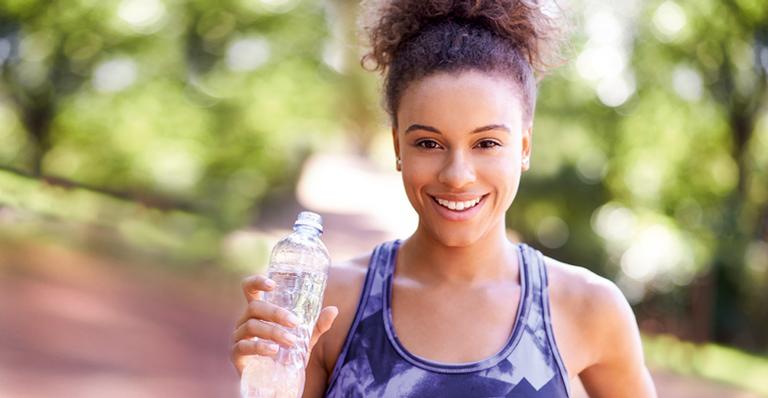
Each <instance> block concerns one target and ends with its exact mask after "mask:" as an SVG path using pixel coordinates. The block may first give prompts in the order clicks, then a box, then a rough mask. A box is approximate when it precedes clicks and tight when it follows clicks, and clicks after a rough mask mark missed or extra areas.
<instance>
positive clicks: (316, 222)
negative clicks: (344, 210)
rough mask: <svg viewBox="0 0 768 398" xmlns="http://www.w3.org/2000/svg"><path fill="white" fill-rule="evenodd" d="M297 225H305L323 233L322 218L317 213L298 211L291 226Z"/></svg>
mask: <svg viewBox="0 0 768 398" xmlns="http://www.w3.org/2000/svg"><path fill="white" fill-rule="evenodd" d="M299 225H306V226H308V227H312V228H314V229H316V230H318V231H320V233H323V218H322V217H320V215H319V214H317V213H313V212H311V211H302V212H301V213H299V216H298V217H296V222H295V223H293V228H296V227H298V226H299Z"/></svg>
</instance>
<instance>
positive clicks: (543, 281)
mask: <svg viewBox="0 0 768 398" xmlns="http://www.w3.org/2000/svg"><path fill="white" fill-rule="evenodd" d="M521 246H522V250H523V258H524V259H525V263H527V265H528V267H529V268H528V269H529V271H530V283H531V289H530V291H531V295H532V297H531V298H532V300H531V305H530V310H529V311H528V314H527V318H526V319H525V320H524V322H525V328H526V329H527V331H528V333H529V334H530V336H532V340H533V342H534V343H535V345H536V346H538V347H539V349H540V350H541V351H542V352H544V351H547V350H548V351H551V352H552V356H553V359H554V361H555V362H556V365H557V369H558V370H559V371H560V372H559V373H560V376H561V378H562V379H563V384H564V385H565V386H566V389H568V390H570V388H569V387H570V386H569V382H568V372H567V371H566V368H565V363H564V361H563V359H562V356H561V355H560V352H559V349H558V348H557V343H556V342H555V333H554V329H553V328H552V314H551V312H550V305H549V280H548V276H547V267H546V263H545V261H544V255H543V254H542V253H541V252H540V251H538V250H536V249H534V248H532V247H530V246H528V245H526V244H522V243H521ZM568 392H569V394H570V391H568Z"/></svg>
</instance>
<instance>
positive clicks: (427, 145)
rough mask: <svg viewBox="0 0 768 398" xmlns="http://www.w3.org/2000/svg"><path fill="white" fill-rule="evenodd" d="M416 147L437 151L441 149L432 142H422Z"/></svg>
mask: <svg viewBox="0 0 768 398" xmlns="http://www.w3.org/2000/svg"><path fill="white" fill-rule="evenodd" d="M416 146H418V147H420V148H424V149H437V148H440V145H439V144H438V143H437V142H435V141H432V140H421V141H419V142H417V143H416Z"/></svg>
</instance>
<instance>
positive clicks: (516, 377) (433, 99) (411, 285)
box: [232, 0, 655, 397]
mask: <svg viewBox="0 0 768 398" xmlns="http://www.w3.org/2000/svg"><path fill="white" fill-rule="evenodd" d="M373 12H374V14H373V15H374V16H375V19H374V21H375V22H374V23H373V25H370V26H369V27H368V32H369V36H370V39H371V45H372V50H371V52H370V53H369V54H367V55H366V57H365V58H364V60H368V61H373V62H374V63H375V66H376V68H378V69H380V70H381V71H382V72H383V73H384V75H385V80H384V95H385V104H386V108H387V111H388V113H389V114H390V116H391V121H392V137H393V141H394V150H395V156H396V167H397V169H398V170H399V171H401V173H402V178H403V184H404V186H405V190H406V193H407V196H408V199H409V201H410V202H411V204H412V205H413V207H414V209H415V210H416V212H417V213H418V216H419V223H418V227H417V228H416V231H415V232H414V233H413V235H411V236H410V237H409V238H408V239H405V240H404V241H394V242H387V243H384V244H381V245H379V246H378V247H377V248H376V249H375V250H374V251H373V253H372V254H369V255H366V256H363V257H360V258H357V259H355V260H352V261H349V262H346V263H342V264H336V265H335V266H334V267H332V269H331V273H330V275H329V278H328V287H327V290H326V295H325V306H326V307H325V308H324V309H323V310H322V312H321V315H320V317H319V320H318V322H317V325H316V327H315V331H314V335H313V337H312V341H311V344H312V346H313V348H312V354H311V356H310V360H309V364H308V367H307V374H306V386H305V391H304V396H305V397H321V396H328V397H363V396H366V397H367V396H371V397H491V396H493V397H498V396H506V397H566V396H568V394H569V384H570V380H571V379H572V378H575V377H579V378H580V379H581V381H582V382H583V384H584V387H585V389H586V390H587V392H588V393H589V394H590V396H593V397H653V396H655V392H654V388H653V383H652V381H651V378H650V375H649V373H648V370H647V369H646V367H645V365H644V363H643V354H642V350H641V343H640V338H639V333H638V330H637V325H636V322H635V319H634V316H633V314H632V311H631V309H630V307H629V305H628V304H627V302H626V300H625V299H624V297H623V296H622V294H621V292H620V291H619V290H618V289H617V288H616V287H615V285H613V284H612V283H611V282H609V281H607V280H605V279H603V278H601V277H598V276H597V275H595V274H593V273H591V272H589V271H587V270H586V269H584V268H581V267H576V266H572V265H568V264H563V263H561V262H558V261H556V260H554V259H551V258H547V257H544V256H542V255H541V253H539V252H538V251H536V250H534V249H531V248H530V247H528V246H527V245H525V244H514V243H511V242H510V241H509V240H508V239H507V235H506V229H505V213H506V210H507V208H509V206H510V205H511V203H512V201H513V199H514V198H515V195H516V193H517V189H518V185H519V182H520V176H521V174H522V172H524V171H526V170H528V168H529V167H530V156H531V140H532V126H533V114H534V107H535V98H536V81H535V77H534V71H541V69H543V65H545V64H546V59H547V51H548V48H552V47H554V46H553V44H554V43H555V41H554V40H555V35H554V33H555V32H556V26H555V25H553V22H552V20H551V19H550V18H549V17H548V16H547V14H546V13H544V12H542V10H541V9H540V7H537V6H536V5H535V4H532V3H530V2H528V1H526V0H463V1H462V0H456V1H453V0H391V1H388V2H386V3H384V5H382V6H380V7H379V8H378V9H375V10H374V11H373ZM273 285H274V284H273V283H272V282H271V281H270V280H268V279H267V278H266V277H264V276H253V277H250V278H247V279H246V280H245V281H244V283H243V288H244V292H245V295H246V298H247V301H248V306H247V309H246V311H245V314H244V315H243V317H242V318H241V319H240V321H239V322H238V326H237V328H236V330H235V332H234V334H233V340H234V341H235V344H234V347H233V352H232V360H233V363H234V364H235V366H236V368H237V369H238V371H242V369H243V367H244V364H245V360H246V356H248V355H273V354H274V353H275V351H276V346H275V345H274V344H270V343H269V341H268V340H271V341H274V342H276V343H278V344H281V345H284V346H289V345H290V344H292V341H291V338H290V336H286V335H284V334H281V332H280V330H279V329H278V328H276V327H275V326H273V325H272V324H270V322H274V323H278V324H282V325H285V326H290V325H291V322H290V319H289V318H290V314H289V313H288V311H286V310H283V309H280V308H277V307H274V306H272V305H270V304H267V303H265V302H263V301H261V300H259V297H260V296H259V295H260V292H262V291H268V290H270V289H271V288H272V287H273ZM251 337H258V338H260V339H263V340H258V341H252V340H249V338H251ZM265 340H267V341H265Z"/></svg>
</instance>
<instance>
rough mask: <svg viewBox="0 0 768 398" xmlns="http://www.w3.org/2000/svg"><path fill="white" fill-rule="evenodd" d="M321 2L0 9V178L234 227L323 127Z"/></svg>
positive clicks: (287, 177) (326, 81) (328, 101)
mask: <svg viewBox="0 0 768 398" xmlns="http://www.w3.org/2000/svg"><path fill="white" fill-rule="evenodd" d="M324 11H325V10H324V8H323V5H322V4H321V3H317V2H311V1H299V0H279V1H278V0H273V1H267V0H231V1H216V2H214V1H208V0H188V1H181V2H178V1H175V2H165V1H162V0H121V1H119V2H94V1H87V0H82V1H76V2H67V3H61V2H54V3H51V2H46V1H34V0H31V1H11V0H7V1H2V2H0V67H2V83H1V84H2V85H1V86H0V117H3V118H4V120H6V121H7V122H8V123H6V126H8V127H9V128H7V129H4V130H5V131H3V132H2V133H0V136H2V137H0V138H2V139H4V140H6V139H7V142H11V143H15V145H13V147H12V148H10V150H4V151H2V152H0V162H2V164H3V166H4V167H5V168H6V170H7V171H8V170H10V171H13V172H16V173H21V174H27V175H31V176H36V177H38V178H45V179H46V180H48V181H50V182H54V183H58V184H63V185H66V186H78V187H85V188H88V189H91V190H95V191H101V192H107V193H111V194H113V195H115V196H118V197H123V198H129V199H131V200H138V201H141V202H143V203H145V204H147V205H151V206H159V207H161V208H181V209H187V210H192V211H195V212H202V213H204V214H208V215H210V216H211V217H213V218H214V219H215V220H217V222H218V223H220V225H221V227H222V228H225V229H226V228H231V227H232V226H236V225H241V224H243V223H246V222H247V221H248V219H249V217H248V214H250V212H252V211H254V210H256V209H257V207H256V206H255V205H256V204H257V203H258V202H259V200H260V198H262V197H263V196H264V195H265V194H266V193H267V192H268V191H270V190H272V191H275V190H280V189H283V190H286V189H290V187H291V186H292V182H293V181H295V178H296V173H297V171H298V167H299V165H300V163H301V160H302V157H303V156H306V153H307V152H308V151H309V150H310V149H311V148H313V147H315V146H316V145H317V143H318V142H322V140H323V137H326V136H327V135H328V134H330V133H332V132H333V131H334V130H335V121H334V116H335V113H336V106H335V105H336V102H337V101H338V100H336V99H335V98H337V94H336V91H334V90H332V84H335V83H336V82H337V80H338V79H337V76H338V73H336V72H335V71H334V70H333V69H331V68H330V67H329V66H328V65H327V64H326V63H324V62H323V54H322V51H321V50H320V49H322V48H323V45H324V43H325V41H326V40H327V39H326V38H327V32H326V23H325V12H324Z"/></svg>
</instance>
